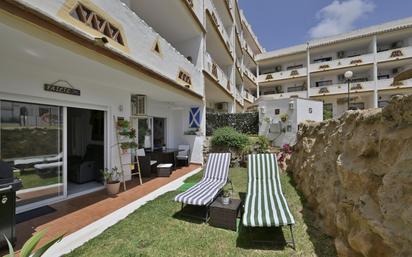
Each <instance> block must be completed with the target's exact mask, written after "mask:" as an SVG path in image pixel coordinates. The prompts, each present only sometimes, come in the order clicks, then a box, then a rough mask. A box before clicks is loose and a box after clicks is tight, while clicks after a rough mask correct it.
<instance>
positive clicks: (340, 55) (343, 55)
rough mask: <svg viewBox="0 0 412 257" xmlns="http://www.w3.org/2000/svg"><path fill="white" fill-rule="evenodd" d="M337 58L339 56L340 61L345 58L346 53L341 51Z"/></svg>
mask: <svg viewBox="0 0 412 257" xmlns="http://www.w3.org/2000/svg"><path fill="white" fill-rule="evenodd" d="M337 56H338V58H339V59H342V58H344V57H345V51H339V52H338V53H337Z"/></svg>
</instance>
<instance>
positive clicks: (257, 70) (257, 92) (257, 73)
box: [256, 64, 260, 99]
mask: <svg viewBox="0 0 412 257" xmlns="http://www.w3.org/2000/svg"><path fill="white" fill-rule="evenodd" d="M259 72H260V71H259V64H257V65H256V78H259ZM256 80H257V81H256V85H257V86H256V99H258V98H259V97H260V96H259V95H260V89H259V79H256Z"/></svg>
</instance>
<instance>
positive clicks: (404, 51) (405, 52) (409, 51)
mask: <svg viewBox="0 0 412 257" xmlns="http://www.w3.org/2000/svg"><path fill="white" fill-rule="evenodd" d="M411 57H412V46H407V47H402V48H397V49H391V50H388V51H383V52H379V53H378V54H377V56H376V59H377V61H378V62H388V61H396V60H403V59H407V58H411Z"/></svg>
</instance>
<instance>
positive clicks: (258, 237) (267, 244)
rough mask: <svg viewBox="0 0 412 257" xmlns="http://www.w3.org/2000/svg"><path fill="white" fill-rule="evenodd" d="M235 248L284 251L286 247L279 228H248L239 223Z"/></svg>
mask: <svg viewBox="0 0 412 257" xmlns="http://www.w3.org/2000/svg"><path fill="white" fill-rule="evenodd" d="M236 246H237V247H239V248H243V249H254V250H276V251H280V250H284V249H285V247H286V246H287V242H286V239H285V237H284V235H283V231H282V229H281V228H279V227H271V228H249V227H244V226H243V225H242V222H240V224H239V227H238V237H237V240H236Z"/></svg>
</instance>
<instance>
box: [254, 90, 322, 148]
mask: <svg viewBox="0 0 412 257" xmlns="http://www.w3.org/2000/svg"><path fill="white" fill-rule="evenodd" d="M290 104H293V108H292V109H291V108H290ZM309 108H312V113H309V112H308V110H309ZM262 109H264V113H263V112H262ZM276 109H279V114H278V115H276V113H275V110H276ZM282 114H287V115H288V119H287V120H286V121H285V122H283V121H281V116H282ZM268 119H269V120H270V122H269V123H268V122H267V120H268ZM304 120H314V121H322V120H323V104H322V102H319V101H313V100H306V99H300V98H291V99H277V100H262V99H260V100H259V122H260V125H259V135H263V136H266V137H268V139H269V140H270V141H272V142H273V145H275V146H282V145H284V144H291V145H293V144H294V143H295V141H296V133H297V131H298V124H299V123H300V122H302V121H304ZM276 123H277V124H281V129H282V132H281V133H280V134H277V133H271V131H270V127H271V124H276Z"/></svg>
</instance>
